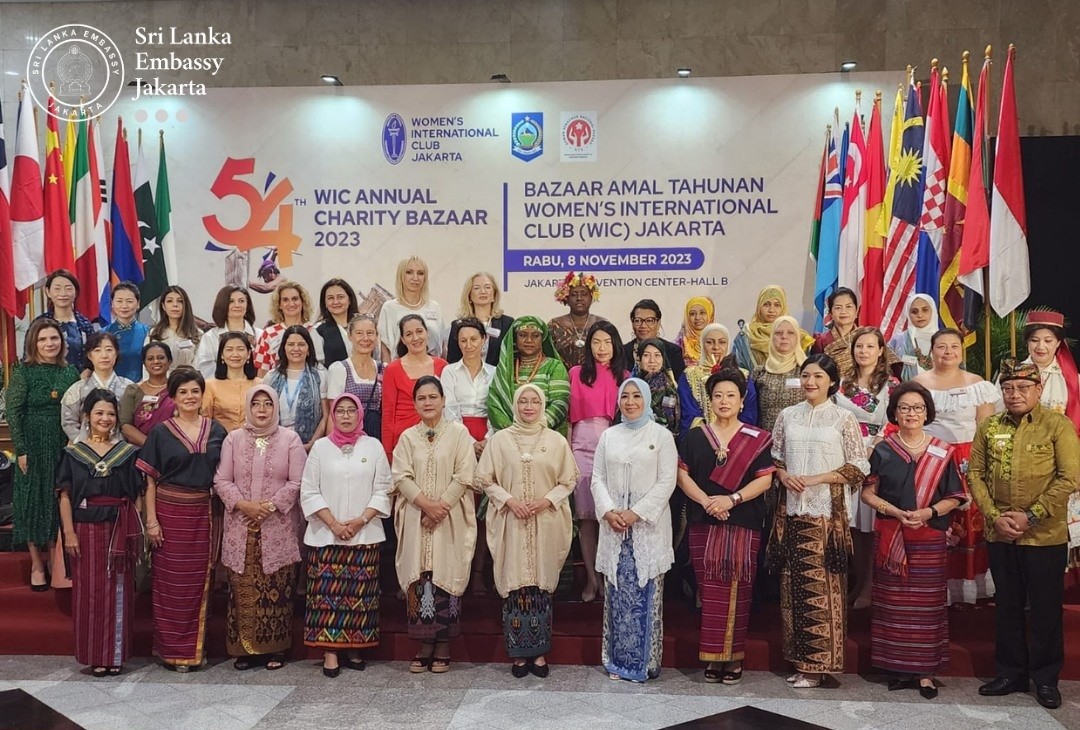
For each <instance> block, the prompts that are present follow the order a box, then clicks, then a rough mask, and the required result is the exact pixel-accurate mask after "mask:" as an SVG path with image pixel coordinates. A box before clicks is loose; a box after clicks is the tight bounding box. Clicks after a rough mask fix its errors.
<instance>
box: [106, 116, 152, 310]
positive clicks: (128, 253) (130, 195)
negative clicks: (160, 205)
mask: <svg viewBox="0 0 1080 730" xmlns="http://www.w3.org/2000/svg"><path fill="white" fill-rule="evenodd" d="M109 219H110V220H111V221H112V230H113V235H112V274H113V283H114V284H115V283H119V282H121V281H132V282H135V283H136V284H141V283H142V282H143V263H142V252H141V250H140V249H141V248H142V241H141V240H140V239H139V219H138V217H137V215H136V213H135V191H134V190H133V189H132V185H131V158H130V157H129V155H128V145H127V139H126V138H125V137H124V121H123V120H122V119H117V120H116V148H115V150H114V152H113V178H112V209H111V210H110V211H109ZM142 293H143V296H142V303H143V305H144V306H145V305H147V304H149V303H150V300H149V298H148V297H146V295H145V290H143V292H142Z"/></svg>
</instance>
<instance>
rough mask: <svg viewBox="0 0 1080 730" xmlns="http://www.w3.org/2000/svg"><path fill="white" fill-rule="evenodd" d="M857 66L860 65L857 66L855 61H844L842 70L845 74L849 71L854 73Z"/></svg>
mask: <svg viewBox="0 0 1080 730" xmlns="http://www.w3.org/2000/svg"><path fill="white" fill-rule="evenodd" d="M856 65H858V64H856V63H855V62H854V61H844V62H843V63H842V64H840V70H841V71H843V72H844V73H847V72H848V71H854V70H855V66H856Z"/></svg>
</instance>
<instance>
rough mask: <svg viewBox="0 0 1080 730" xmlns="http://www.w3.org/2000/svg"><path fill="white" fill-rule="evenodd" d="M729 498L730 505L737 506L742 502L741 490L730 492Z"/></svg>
mask: <svg viewBox="0 0 1080 730" xmlns="http://www.w3.org/2000/svg"><path fill="white" fill-rule="evenodd" d="M730 499H731V506H732V507H738V506H739V505H740V504H742V501H743V496H742V493H741V492H733V493H732V494H731V497H730Z"/></svg>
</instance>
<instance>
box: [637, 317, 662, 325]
mask: <svg viewBox="0 0 1080 730" xmlns="http://www.w3.org/2000/svg"><path fill="white" fill-rule="evenodd" d="M659 321H660V320H658V319H657V318H656V317H634V318H633V319H632V320H630V324H632V325H634V326H635V327H637V326H639V325H643V324H644V325H648V326H649V327H652V326H653V325H654V324H656V323H657V322H659Z"/></svg>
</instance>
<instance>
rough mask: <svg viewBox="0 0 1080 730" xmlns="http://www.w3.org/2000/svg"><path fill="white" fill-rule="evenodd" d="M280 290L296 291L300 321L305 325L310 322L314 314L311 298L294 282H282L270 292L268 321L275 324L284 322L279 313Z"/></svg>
mask: <svg viewBox="0 0 1080 730" xmlns="http://www.w3.org/2000/svg"><path fill="white" fill-rule="evenodd" d="M282 289H295V290H296V291H297V293H298V294H299V295H300V305H301V306H300V321H301V322H303V323H305V324H307V323H308V322H310V321H311V316H312V314H313V313H314V312H313V310H312V308H311V297H310V296H309V295H308V293H307V289H305V288H304V287H303V285H302V284H299V283H297V282H295V281H283V282H281V283H280V284H278V285H277V286H276V287H275V288H274V291H272V292H270V319H271V320H273V321H274V323H275V324H281V323H282V322H284V321H285V317H284V315H282V313H281V290H282Z"/></svg>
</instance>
